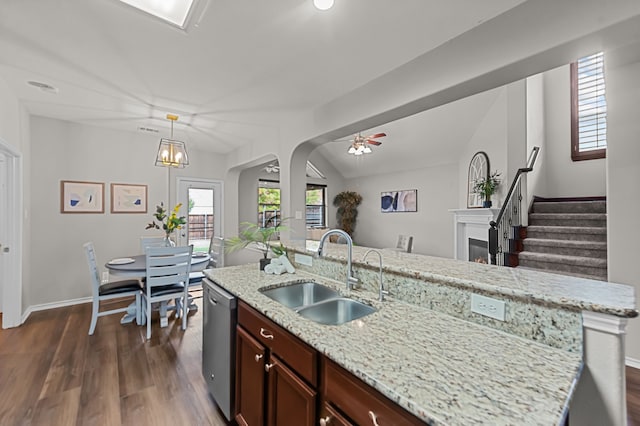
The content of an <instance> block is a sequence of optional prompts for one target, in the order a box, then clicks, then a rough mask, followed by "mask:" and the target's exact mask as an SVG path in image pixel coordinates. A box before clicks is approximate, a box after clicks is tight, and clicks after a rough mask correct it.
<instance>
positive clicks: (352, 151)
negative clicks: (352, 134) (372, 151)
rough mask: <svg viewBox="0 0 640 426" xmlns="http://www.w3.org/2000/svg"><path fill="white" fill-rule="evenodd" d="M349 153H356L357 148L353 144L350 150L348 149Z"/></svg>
mask: <svg viewBox="0 0 640 426" xmlns="http://www.w3.org/2000/svg"><path fill="white" fill-rule="evenodd" d="M347 153H349V154H355V153H356V149H355V148H354V147H353V145H351V147H350V148H349V151H347Z"/></svg>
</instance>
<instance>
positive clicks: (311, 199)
mask: <svg viewBox="0 0 640 426" xmlns="http://www.w3.org/2000/svg"><path fill="white" fill-rule="evenodd" d="M326 189H327V187H326V186H324V185H312V184H307V193H306V200H307V213H306V219H307V228H324V227H325V226H327V221H326V216H327V215H326V212H327V206H326V202H325V201H326V200H325V198H326V197H325V196H326V192H327V191H326Z"/></svg>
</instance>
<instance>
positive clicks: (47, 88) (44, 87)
mask: <svg viewBox="0 0 640 426" xmlns="http://www.w3.org/2000/svg"><path fill="white" fill-rule="evenodd" d="M27 84H28V85H30V86H33V87H37V88H38V89H40V90H42V91H43V92H48V93H58V88H57V87H53V86H52V85H50V84H47V83H42V82H40V81H27Z"/></svg>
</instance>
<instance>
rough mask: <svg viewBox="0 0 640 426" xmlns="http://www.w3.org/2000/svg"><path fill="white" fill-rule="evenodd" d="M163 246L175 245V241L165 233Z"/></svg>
mask: <svg viewBox="0 0 640 426" xmlns="http://www.w3.org/2000/svg"><path fill="white" fill-rule="evenodd" d="M164 246H165V247H175V246H176V243H174V242H173V240H172V239H171V238H170V237H169V236H168V235H165V236H164Z"/></svg>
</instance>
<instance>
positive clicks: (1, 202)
mask: <svg viewBox="0 0 640 426" xmlns="http://www.w3.org/2000/svg"><path fill="white" fill-rule="evenodd" d="M7 210H8V206H7V157H6V156H5V155H4V154H3V153H0V271H5V270H6V269H7V264H6V263H7V262H6V260H5V259H6V258H7V256H3V255H2V254H3V251H4V248H5V245H6V244H7V223H6V222H7V221H6V220H5V218H6V217H7ZM5 275H6V274H4V273H0V312H2V311H3V306H4V303H3V302H4V298H3V293H4V291H3V290H4V287H5V285H6V283H5V281H6V278H5Z"/></svg>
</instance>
